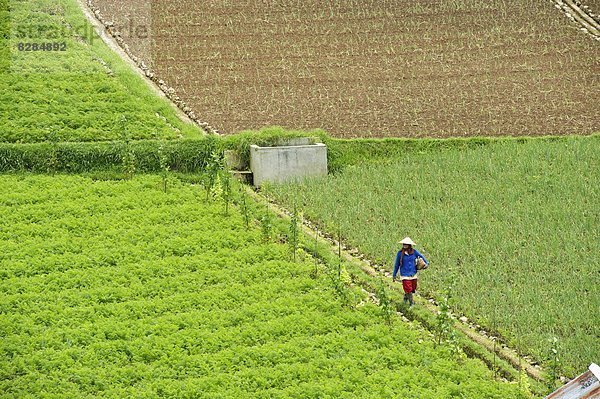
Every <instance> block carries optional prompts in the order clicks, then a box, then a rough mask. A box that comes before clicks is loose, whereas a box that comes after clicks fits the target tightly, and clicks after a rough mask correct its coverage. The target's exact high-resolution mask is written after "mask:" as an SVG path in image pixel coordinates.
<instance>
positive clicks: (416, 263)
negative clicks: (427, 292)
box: [392, 237, 429, 306]
mask: <svg viewBox="0 0 600 399" xmlns="http://www.w3.org/2000/svg"><path fill="white" fill-rule="evenodd" d="M400 244H402V249H401V250H400V251H398V254H397V255H396V263H395V264H394V274H393V275H392V280H393V281H396V276H397V275H398V270H400V278H401V279H402V288H404V303H407V302H408V303H410V306H412V305H414V304H415V301H414V299H413V294H414V293H415V291H416V290H417V272H418V270H422V269H425V268H427V266H428V265H429V262H427V259H425V257H424V256H423V255H421V254H420V253H419V251H417V250H416V249H415V248H413V246H414V245H415V243H414V242H413V240H411V239H410V237H406V238H405V239H403V240H402V241H400Z"/></svg>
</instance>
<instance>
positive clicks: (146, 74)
mask: <svg viewBox="0 0 600 399" xmlns="http://www.w3.org/2000/svg"><path fill="white" fill-rule="evenodd" d="M77 4H78V5H79V8H80V9H81V10H82V11H83V14H84V15H85V17H86V19H87V20H88V22H89V23H90V24H91V25H92V26H93V27H94V29H95V31H96V33H97V34H98V36H99V37H100V38H101V39H102V41H103V42H104V43H105V44H106V45H107V46H108V47H109V48H110V49H111V50H112V51H114V52H115V53H116V54H117V55H118V56H119V57H120V58H121V59H122V60H123V61H124V62H125V63H126V64H127V65H129V66H130V67H131V69H132V70H133V71H134V72H135V73H136V74H137V75H139V76H140V77H141V78H142V80H144V82H146V84H147V85H148V87H149V88H150V89H151V90H152V91H153V92H154V93H155V94H156V95H158V96H159V97H162V98H165V99H167V100H168V101H169V103H170V104H171V106H172V107H173V108H174V109H175V112H176V114H177V116H178V117H179V118H180V119H181V120H182V121H184V122H187V123H190V124H193V125H196V126H198V127H200V129H202V131H203V132H204V133H208V134H215V135H218V134H219V132H218V131H217V130H216V129H214V128H213V127H212V126H211V125H209V124H208V123H207V122H204V121H202V120H200V118H198V116H197V115H196V114H195V113H194V111H193V110H192V109H191V108H190V107H189V106H188V105H187V104H186V103H185V102H184V101H183V100H182V99H181V98H180V97H179V96H178V95H177V94H176V93H175V90H174V89H173V88H171V87H169V86H168V85H167V84H166V83H165V82H164V81H163V80H162V79H159V78H158V77H157V76H156V75H155V74H154V73H153V72H152V71H151V70H150V69H149V68H148V67H147V66H146V65H145V64H144V62H143V60H141V59H140V58H139V57H137V56H136V55H135V54H133V53H132V52H131V50H130V49H129V46H128V45H127V44H126V43H125V41H124V40H123V38H122V37H121V35H120V34H119V32H116V31H115V30H113V29H111V28H109V25H108V24H107V23H106V21H105V20H104V18H103V17H102V15H101V13H100V11H99V10H98V9H97V8H96V7H95V6H94V4H93V2H92V1H91V0H87V1H86V0H77Z"/></svg>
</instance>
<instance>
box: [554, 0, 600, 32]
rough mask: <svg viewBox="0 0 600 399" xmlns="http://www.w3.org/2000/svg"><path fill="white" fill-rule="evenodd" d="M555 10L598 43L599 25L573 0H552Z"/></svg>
mask: <svg viewBox="0 0 600 399" xmlns="http://www.w3.org/2000/svg"><path fill="white" fill-rule="evenodd" d="M552 1H553V3H554V4H555V5H556V8H558V9H560V10H561V11H562V12H563V13H564V14H565V15H566V16H567V18H569V19H570V20H571V21H573V22H574V23H576V24H578V25H580V26H581V28H580V29H581V30H582V31H585V32H587V33H588V34H589V35H590V36H592V37H593V38H594V39H596V40H599V41H600V24H599V23H598V22H597V21H596V20H595V19H594V18H593V17H592V16H590V15H589V13H588V12H589V11H587V8H585V6H580V5H579V4H577V3H578V2H576V1H574V0H552Z"/></svg>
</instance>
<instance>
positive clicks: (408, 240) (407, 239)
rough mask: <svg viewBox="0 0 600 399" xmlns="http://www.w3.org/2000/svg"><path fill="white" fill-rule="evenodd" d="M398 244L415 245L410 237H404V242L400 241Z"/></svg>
mask: <svg viewBox="0 0 600 399" xmlns="http://www.w3.org/2000/svg"><path fill="white" fill-rule="evenodd" d="M400 244H408V245H413V246H414V245H416V244H415V243H414V242H413V240H411V239H410V237H405V238H404V240H402V241H400Z"/></svg>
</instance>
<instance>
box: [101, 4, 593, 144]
mask: <svg viewBox="0 0 600 399" xmlns="http://www.w3.org/2000/svg"><path fill="white" fill-rule="evenodd" d="M92 3H93V5H94V7H96V8H97V9H98V10H99V11H100V13H101V15H102V17H103V18H104V20H106V21H114V23H115V24H116V25H118V26H119V27H120V29H119V30H120V31H121V32H122V33H123V36H124V37H125V39H126V41H127V42H128V43H129V45H130V47H131V49H132V51H133V52H134V53H136V54H138V55H139V56H140V57H141V58H142V59H144V60H146V63H147V64H148V65H149V66H150V67H151V68H152V70H153V71H154V72H155V73H156V74H157V75H158V76H159V77H161V78H162V79H164V80H165V81H166V82H167V83H168V84H169V85H170V86H172V87H173V88H174V89H175V91H176V92H177V94H178V95H179V96H180V97H181V98H182V99H183V100H184V101H186V102H187V103H188V105H190V106H191V107H192V108H193V110H194V111H195V112H196V114H198V115H200V116H201V118H202V119H203V120H205V121H206V122H208V123H209V124H211V125H212V126H214V127H216V128H217V130H219V131H221V132H223V133H228V134H229V133H235V132H237V131H239V130H242V129H255V128H261V127H264V126H266V125H281V126H286V127H289V128H301V129H308V128H324V129H326V130H327V131H328V132H330V133H332V134H333V135H336V136H340V137H355V136H405V137H422V136H429V137H431V136H433V137H445V136H473V135H492V136H495V135H548V134H552V135H563V134H589V133H593V132H598V131H600V105H599V104H600V94H599V93H600V57H599V50H600V41H596V40H594V39H593V38H592V37H590V36H589V35H587V34H586V33H583V32H581V31H580V29H579V27H578V26H576V25H575V24H574V23H572V22H571V21H569V20H568V19H567V18H566V17H565V15H564V14H563V13H561V12H560V11H559V10H558V9H556V8H555V7H554V5H553V3H552V1H535V2H534V1H531V0H511V1H505V0H485V1H484V0H455V1H448V0H427V1H426V0H417V1H415V0H411V1H408V0H386V1H382V0H346V1H326V2H323V1H315V0H307V1H302V2H300V1H292V0H270V1H255V0H236V1H230V0H205V1H192V0H156V1H141V0H134V1H128V2H127V3H126V5H123V4H124V3H123V2H122V1H117V0H93V1H92ZM589 3H590V5H595V1H593V0H592V1H589Z"/></svg>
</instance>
